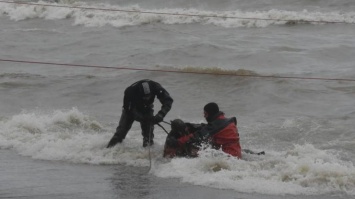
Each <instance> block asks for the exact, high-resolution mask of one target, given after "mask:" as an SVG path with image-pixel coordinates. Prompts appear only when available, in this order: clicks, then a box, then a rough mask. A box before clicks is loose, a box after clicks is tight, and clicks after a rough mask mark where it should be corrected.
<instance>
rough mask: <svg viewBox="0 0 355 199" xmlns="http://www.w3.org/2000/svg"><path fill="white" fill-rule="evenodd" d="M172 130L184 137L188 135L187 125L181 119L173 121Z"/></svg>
mask: <svg viewBox="0 0 355 199" xmlns="http://www.w3.org/2000/svg"><path fill="white" fill-rule="evenodd" d="M171 130H172V131H176V132H179V133H180V134H182V135H184V134H186V124H185V123H184V122H183V121H182V120H180V119H175V120H172V121H171Z"/></svg>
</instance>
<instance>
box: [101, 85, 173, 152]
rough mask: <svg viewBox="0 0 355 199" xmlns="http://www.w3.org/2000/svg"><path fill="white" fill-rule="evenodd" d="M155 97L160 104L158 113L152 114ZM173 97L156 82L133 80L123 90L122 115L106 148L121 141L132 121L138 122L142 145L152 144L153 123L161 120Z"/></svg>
mask: <svg viewBox="0 0 355 199" xmlns="http://www.w3.org/2000/svg"><path fill="white" fill-rule="evenodd" d="M155 97H157V98H158V100H159V101H160V103H161V104H162V106H161V109H160V110H159V111H158V113H157V114H156V115H155V116H153V114H154V109H153V103H154V99H155ZM172 104H173V99H172V98H171V96H170V94H169V93H168V92H167V91H166V90H165V89H164V88H163V87H162V86H161V85H160V84H159V83H157V82H155V81H152V80H149V79H144V80H140V81H138V82H135V83H134V84H132V85H131V86H129V87H128V88H126V90H125V92H124V98H123V110H122V115H121V118H120V121H119V124H118V127H117V128H116V132H115V134H114V135H113V137H112V138H111V140H110V142H109V143H108V145H107V148H110V147H113V146H115V145H116V144H117V143H121V142H122V141H123V140H124V139H125V137H126V135H127V133H128V131H129V130H130V129H131V127H132V124H133V122H134V121H138V122H140V125H141V129H142V136H143V147H146V146H148V145H149V146H151V145H153V144H154V141H153V138H154V133H153V130H154V124H158V123H159V122H162V121H163V119H164V117H165V116H166V114H167V113H168V112H169V111H170V109H171V106H172Z"/></svg>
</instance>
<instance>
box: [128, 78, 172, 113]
mask: <svg viewBox="0 0 355 199" xmlns="http://www.w3.org/2000/svg"><path fill="white" fill-rule="evenodd" d="M143 82H147V83H148V84H149V89H150V93H151V97H150V98H149V99H148V100H146V99H144V98H143V97H144V96H145V95H146V94H145V93H144V91H143V90H142V83H143ZM124 94H125V95H124V99H123V109H124V110H126V111H128V112H132V111H138V112H146V111H149V110H151V109H152V107H153V103H154V100H155V97H157V98H158V100H159V101H160V102H161V104H162V106H161V109H160V111H159V113H160V114H162V115H163V116H164V117H165V115H166V114H167V113H168V112H169V111H170V109H171V106H172V103H173V99H172V98H171V97H170V95H169V93H168V92H167V91H166V90H165V89H164V88H163V87H162V86H161V85H160V84H159V83H157V82H155V81H152V80H149V79H144V80H140V81H138V82H136V83H134V84H132V85H131V86H129V87H128V88H126V90H125V92H124Z"/></svg>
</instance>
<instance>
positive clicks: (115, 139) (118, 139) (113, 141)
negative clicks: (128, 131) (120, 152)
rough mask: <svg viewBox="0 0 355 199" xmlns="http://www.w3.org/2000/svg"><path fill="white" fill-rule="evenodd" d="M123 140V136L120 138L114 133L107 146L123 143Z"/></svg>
mask: <svg viewBox="0 0 355 199" xmlns="http://www.w3.org/2000/svg"><path fill="white" fill-rule="evenodd" d="M121 142H122V138H120V137H118V136H116V135H114V136H113V137H112V138H111V140H110V142H109V143H108V145H107V147H106V148H111V147H113V146H115V145H116V144H117V143H121Z"/></svg>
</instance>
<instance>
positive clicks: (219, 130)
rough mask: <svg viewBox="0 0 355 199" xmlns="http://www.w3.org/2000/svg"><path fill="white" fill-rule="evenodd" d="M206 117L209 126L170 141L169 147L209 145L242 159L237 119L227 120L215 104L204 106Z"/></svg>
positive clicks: (203, 125) (203, 126) (202, 126)
mask: <svg viewBox="0 0 355 199" xmlns="http://www.w3.org/2000/svg"><path fill="white" fill-rule="evenodd" d="M204 117H205V119H206V121H207V122H208V123H207V124H201V126H200V127H199V128H198V129H197V131H196V132H194V133H191V134H188V135H185V136H181V137H180V138H178V139H174V138H172V139H168V140H167V145H170V146H179V147H182V146H185V145H191V144H193V145H196V144H200V143H209V144H210V145H211V146H212V147H213V148H214V149H222V151H223V152H225V153H227V154H230V155H232V156H235V157H238V158H240V159H241V158H242V149H241V146H240V143H239V133H238V128H237V119H236V118H235V117H232V118H226V117H225V116H224V113H223V112H221V111H219V107H218V105H217V104H216V103H214V102H211V103H208V104H206V105H205V106H204Z"/></svg>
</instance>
